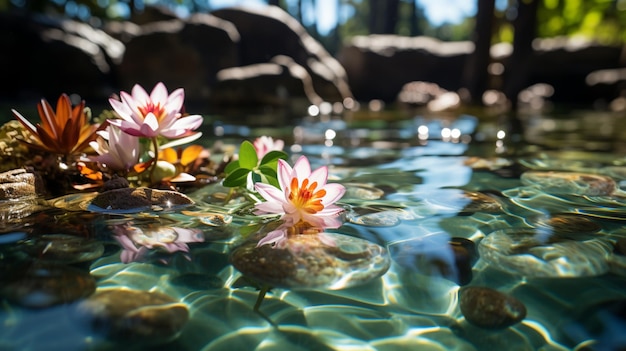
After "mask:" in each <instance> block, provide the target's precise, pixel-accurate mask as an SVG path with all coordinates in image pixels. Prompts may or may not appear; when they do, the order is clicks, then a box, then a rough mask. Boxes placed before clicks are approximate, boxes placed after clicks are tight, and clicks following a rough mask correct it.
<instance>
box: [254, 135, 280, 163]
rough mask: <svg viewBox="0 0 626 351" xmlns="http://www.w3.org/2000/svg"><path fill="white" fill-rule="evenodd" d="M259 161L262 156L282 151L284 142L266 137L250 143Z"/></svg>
mask: <svg viewBox="0 0 626 351" xmlns="http://www.w3.org/2000/svg"><path fill="white" fill-rule="evenodd" d="M252 144H253V145H254V149H255V150H256V154H257V157H258V159H259V160H261V159H263V156H265V155H267V154H268V153H269V152H270V151H283V148H284V147H285V142H284V141H282V140H280V139H276V140H274V138H272V137H268V136H265V135H264V136H261V137H258V138H256V139H255V140H254V142H253V143H252Z"/></svg>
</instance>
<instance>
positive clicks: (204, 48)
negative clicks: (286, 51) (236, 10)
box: [110, 14, 239, 104]
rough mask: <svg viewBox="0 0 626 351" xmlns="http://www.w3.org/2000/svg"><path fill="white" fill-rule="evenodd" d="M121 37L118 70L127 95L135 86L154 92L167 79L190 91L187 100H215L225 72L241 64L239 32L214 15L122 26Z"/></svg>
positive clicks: (186, 96) (187, 93) (167, 81)
mask: <svg viewBox="0 0 626 351" xmlns="http://www.w3.org/2000/svg"><path fill="white" fill-rule="evenodd" d="M110 28H113V27H110ZM116 35H117V36H118V37H120V38H123V39H125V44H126V52H125V54H124V57H123V60H122V62H121V63H120V65H119V69H118V79H119V81H120V88H121V89H122V90H126V91H128V90H129V89H131V88H132V86H133V85H134V84H140V85H142V86H143V87H145V88H146V89H151V88H152V87H153V86H154V85H155V84H156V83H157V82H159V81H161V82H163V83H165V85H166V86H167V87H168V88H170V89H171V90H173V89H175V88H178V87H184V88H185V101H186V102H187V103H190V104H193V103H198V102H201V101H206V100H207V99H208V98H209V96H210V94H211V87H212V86H213V85H214V84H215V81H216V80H215V77H216V75H217V72H218V71H219V70H221V69H224V68H227V67H233V66H236V65H237V64H238V48H237V43H238V41H239V34H238V32H237V29H236V28H235V27H234V26H233V25H232V23H230V22H228V21H225V20H222V19H220V18H218V17H215V16H212V15H210V14H195V15H193V16H191V17H190V18H188V19H185V20H183V19H171V20H165V21H157V22H151V23H147V24H144V25H141V26H137V25H133V24H129V23H125V24H118V26H117V28H116Z"/></svg>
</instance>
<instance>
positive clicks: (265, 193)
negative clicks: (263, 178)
mask: <svg viewBox="0 0 626 351" xmlns="http://www.w3.org/2000/svg"><path fill="white" fill-rule="evenodd" d="M254 188H255V189H256V191H257V192H258V193H259V195H261V196H262V197H263V198H264V199H265V200H267V201H268V202H275V203H280V204H282V203H284V202H285V201H286V200H285V195H284V194H283V192H282V191H280V189H278V188H276V187H275V186H272V185H269V184H265V183H256V184H255V185H254Z"/></svg>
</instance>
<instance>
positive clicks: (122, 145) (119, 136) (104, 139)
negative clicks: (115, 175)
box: [89, 125, 141, 174]
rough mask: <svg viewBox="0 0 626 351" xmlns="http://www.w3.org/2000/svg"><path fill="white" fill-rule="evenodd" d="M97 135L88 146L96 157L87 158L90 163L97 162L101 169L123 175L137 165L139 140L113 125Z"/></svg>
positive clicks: (139, 151)
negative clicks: (95, 153)
mask: <svg viewBox="0 0 626 351" xmlns="http://www.w3.org/2000/svg"><path fill="white" fill-rule="evenodd" d="M97 134H98V138H97V139H96V140H95V141H92V142H91V143H90V144H89V145H91V147H92V148H93V149H94V150H95V151H96V152H97V153H98V155H97V156H91V157H89V160H90V161H94V162H97V163H98V164H99V165H100V167H101V168H104V169H109V170H111V171H114V172H122V173H123V174H126V173H128V171H129V170H131V169H132V168H133V166H135V165H136V164H138V163H139V156H140V153H141V150H140V148H139V138H137V137H136V136H133V135H130V134H127V133H124V132H123V131H122V130H121V129H120V128H119V127H115V126H113V125H110V126H108V127H107V129H106V130H103V131H99V132H98V133H97Z"/></svg>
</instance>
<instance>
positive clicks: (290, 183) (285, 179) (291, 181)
mask: <svg viewBox="0 0 626 351" xmlns="http://www.w3.org/2000/svg"><path fill="white" fill-rule="evenodd" d="M277 173H278V183H279V185H280V189H279V188H276V187H274V186H272V185H269V184H265V183H256V184H255V189H256V191H257V192H258V193H259V194H260V195H261V196H262V197H263V198H264V199H265V200H267V201H266V202H262V203H259V204H256V205H255V207H256V211H255V213H256V214H280V215H282V216H281V219H282V220H284V221H285V225H286V226H295V225H297V224H299V223H304V224H306V225H307V226H310V227H314V228H338V227H339V226H340V225H341V221H340V220H339V218H338V217H339V214H340V213H341V212H342V211H343V209H342V208H341V207H339V206H337V205H335V202H337V201H338V200H339V199H340V198H341V197H342V196H343V194H344V193H345V192H346V188H345V187H344V186H343V185H341V184H336V183H332V184H327V181H328V167H326V166H323V167H320V168H318V169H316V170H315V171H313V172H311V165H310V164H309V160H308V159H307V158H306V157H305V156H301V157H300V158H299V159H298V160H297V161H296V163H295V164H294V166H293V168H291V166H289V164H288V163H287V162H285V161H284V160H282V159H279V160H278V169H277ZM279 231H282V230H279ZM286 235H287V234H286V232H285V233H278V232H276V233H275V232H272V233H270V234H268V235H267V236H266V237H265V238H263V239H262V240H261V241H259V243H258V245H259V246H260V245H264V244H270V243H276V242H277V241H281V240H283V238H285V237H286Z"/></svg>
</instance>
